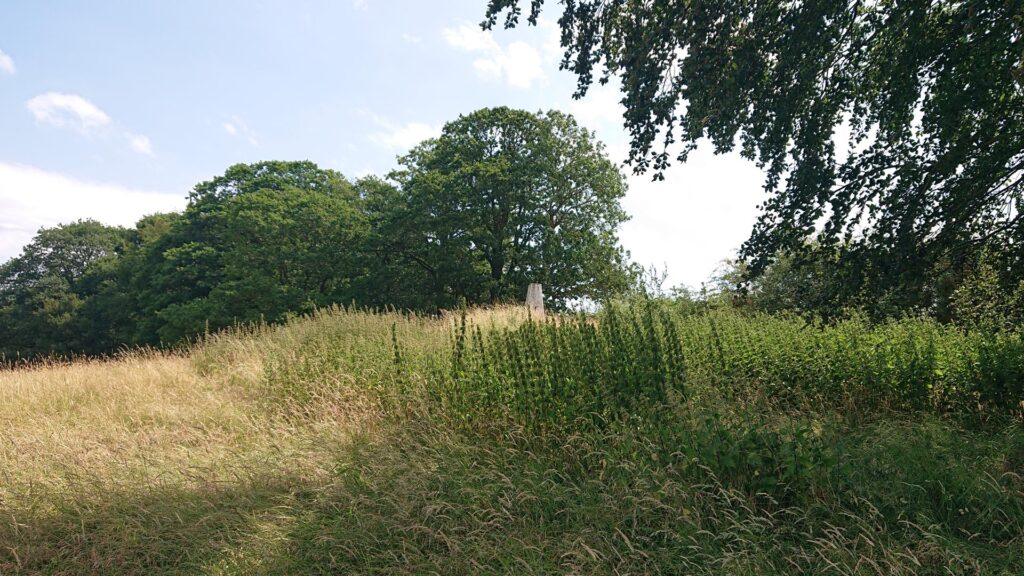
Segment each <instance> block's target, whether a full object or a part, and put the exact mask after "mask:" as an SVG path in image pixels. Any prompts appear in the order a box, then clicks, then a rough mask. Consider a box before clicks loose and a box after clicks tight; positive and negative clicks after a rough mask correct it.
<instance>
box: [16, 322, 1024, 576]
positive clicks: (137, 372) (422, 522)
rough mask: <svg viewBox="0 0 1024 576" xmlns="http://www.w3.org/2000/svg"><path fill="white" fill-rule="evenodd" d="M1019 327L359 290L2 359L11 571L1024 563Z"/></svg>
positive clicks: (921, 569)
mask: <svg viewBox="0 0 1024 576" xmlns="http://www.w3.org/2000/svg"><path fill="white" fill-rule="evenodd" d="M1022 391H1024V345H1022V342H1021V339H1020V337H1019V336H1018V335H1012V334H999V335H985V334H965V333H962V332H959V331H956V330H954V329H951V328H947V327H943V326H940V325H937V324H934V323H932V322H930V321H927V320H904V321H901V322H894V323H890V324H885V325H882V326H869V325H868V324H866V323H864V322H861V321H858V320H850V321H847V322H844V323H841V324H839V325H837V326H832V327H818V326H813V325H808V324H806V323H804V322H802V321H801V320H799V319H795V318H784V317H770V316H741V315H739V314H737V313H735V312H729V311H692V310H682V309H679V308H675V307H673V306H670V305H656V304H650V303H639V304H633V305H622V306H613V307H611V308H610V309H609V311H606V312H605V313H603V314H602V315H600V316H599V317H596V318H583V317H580V318H560V319H557V320H551V321H548V322H547V323H543V324H538V323H531V322H528V321H527V319H526V317H525V316H524V314H523V313H521V312H519V311H516V310H513V309H503V310H477V311H470V312H469V313H468V314H466V315H461V316H460V315H453V316H448V317H444V318H420V317H415V316H408V315H402V314H397V313H391V314H369V313H362V312H354V311H344V310H340V309H335V310H326V311H323V312H321V313H319V314H317V315H316V316H314V317H312V318H306V319H301V320H296V321H294V322H292V323H290V324H288V325H286V326H282V327H262V328H258V329H253V330H245V331H237V332H234V333H228V334H222V335H217V336H213V337H211V338H209V339H208V340H207V341H206V342H204V343H203V344H201V345H198V346H196V347H194V348H193V349H191V350H190V351H188V352H187V353H181V354H169V353H134V354H128V355H125V356H124V357H122V358H119V359H116V360H110V361H89V362H76V363H71V364H53V365H49V366H39V367H33V368H24V369H19V370H9V371H3V372H0V574H37V573H41V574H402V573H406V574H431V573H437V574H483V573H512V574H658V573H661V574H722V575H726V574H783V573H785V574H1013V575H1019V574H1024V478H1022V477H1024V430H1022V428H1021V422H1022V420H1021V411H1022V410H1024V405H1022V404H1021V401H1022V399H1024V393H1022Z"/></svg>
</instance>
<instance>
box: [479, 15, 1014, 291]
mask: <svg viewBox="0 0 1024 576" xmlns="http://www.w3.org/2000/svg"><path fill="white" fill-rule="evenodd" d="M561 4H562V5H563V7H564V10H563V11H562V13H561V16H560V18H559V21H558V22H559V25H560V27H561V43H562V46H563V48H564V49H565V56H564V60H563V61H562V67H563V68H565V69H568V70H570V71H572V72H573V73H575V74H576V75H577V77H578V80H579V84H578V93H577V95H578V96H582V95H584V94H585V93H586V92H587V90H588V88H590V86H591V85H592V84H593V82H595V81H599V82H604V81H606V80H608V79H609V78H611V77H618V78H619V79H620V80H621V82H622V90H623V98H622V104H624V106H625V109H626V112H625V117H624V121H625V127H626V128H627V129H628V130H629V132H630V134H631V136H632V147H631V150H630V155H629V160H630V162H631V163H632V165H633V166H634V168H635V169H636V170H638V171H647V170H650V171H653V172H654V173H655V175H656V176H657V175H658V174H660V172H661V171H662V170H664V169H665V168H666V167H667V166H668V165H669V163H670V161H672V160H673V158H674V159H677V160H680V161H683V160H685V159H686V157H687V154H688V153H689V152H690V151H691V150H693V149H694V148H695V147H696V146H697V145H698V142H700V141H702V140H704V139H707V140H709V141H710V143H711V145H712V146H714V148H715V150H716V151H718V152H725V151H729V150H733V149H736V148H738V149H739V150H740V151H741V152H742V154H743V155H744V156H746V157H747V158H750V159H752V160H755V161H756V162H757V163H758V164H759V165H760V166H761V167H762V168H763V169H764V170H765V172H766V176H767V178H766V181H765V188H766V190H767V191H768V192H769V193H770V198H769V200H768V201H767V202H765V204H764V205H763V206H762V214H761V217H760V219H759V220H758V222H757V224H756V226H755V227H754V230H753V232H752V234H751V236H750V239H749V240H748V241H747V242H746V243H745V244H744V245H743V247H742V250H741V255H742V256H743V257H744V258H746V259H747V260H748V262H749V264H750V265H749V267H748V268H747V270H748V271H749V272H751V273H752V274H758V273H760V272H761V271H763V270H765V268H766V266H768V265H769V264H770V262H771V261H772V260H773V259H774V258H775V257H776V256H777V255H779V254H780V253H787V252H788V253H792V254H794V255H796V256H797V257H798V259H797V260H795V262H799V260H800V259H801V258H802V259H807V260H813V261H815V262H816V263H815V264H814V265H815V266H821V265H822V264H825V265H828V266H830V267H832V268H834V269H835V272H830V274H832V273H835V274H836V276H835V277H836V279H837V280H836V282H835V284H836V288H837V289H839V288H842V289H843V290H845V293H837V294H835V295H833V296H834V299H836V300H839V301H842V300H843V299H846V300H849V299H851V298H854V297H857V296H859V297H860V298H861V299H862V301H868V302H878V301H885V302H888V303H889V304H891V305H893V306H895V307H897V308H900V307H903V308H905V307H908V306H914V305H922V306H924V305H928V304H929V300H931V299H934V297H935V294H934V291H935V285H936V284H937V283H940V282H939V277H941V276H943V275H945V276H946V277H948V276H949V275H950V274H956V271H957V270H958V269H959V268H960V267H962V266H964V265H965V263H967V262H969V261H971V260H972V259H974V258H976V256H977V254H979V253H980V252H981V249H982V248H981V247H982V246H987V247H988V249H990V250H995V251H998V252H999V253H1001V254H1002V255H1003V256H1004V258H1003V262H1002V264H1001V269H1002V270H1004V271H1006V273H1007V276H1008V282H1009V284H1010V285H1012V284H1014V283H1015V281H1016V280H1017V279H1019V278H1021V277H1024V255H1022V250H1021V241H1022V240H1024V217H1022V214H1021V213H1022V207H1024V206H1022V203H1024V199H1022V194H1024V84H1022V83H1024V4H1022V3H1021V2H1020V1H1019V0H963V1H952V0H938V1H936V0H888V1H880V2H868V1H863V0H805V1H800V2H790V1H781V0H705V1H699V2H698V1H685V0H562V2H561ZM544 5H545V2H544V0H530V1H529V2H526V1H521V0H490V1H489V3H488V8H487V12H486V20H485V22H484V27H485V28H490V27H492V26H494V25H495V24H496V23H497V22H498V21H499V19H500V18H503V22H504V24H505V25H506V26H509V27H511V26H515V25H517V24H518V23H519V21H520V18H521V16H522V15H523V11H524V7H525V8H526V10H527V11H528V18H529V21H530V22H531V23H534V24H536V22H537V18H538V17H539V15H540V13H541V10H542V8H543V7H544ZM841 127H842V130H841ZM846 129H848V133H849V136H848V138H846V137H845V136H844V137H843V138H837V134H841V133H843V132H845V131H846ZM837 140H839V141H840V143H842V144H843V145H844V146H842V147H843V148H847V147H848V148H849V152H848V153H845V152H842V151H840V150H837ZM811 238H814V239H815V241H814V242H809V241H808V240H809V239H811Z"/></svg>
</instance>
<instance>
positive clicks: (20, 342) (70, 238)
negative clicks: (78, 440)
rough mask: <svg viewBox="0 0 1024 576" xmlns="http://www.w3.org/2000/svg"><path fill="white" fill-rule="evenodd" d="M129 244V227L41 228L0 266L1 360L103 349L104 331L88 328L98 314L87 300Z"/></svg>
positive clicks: (106, 341) (89, 223)
mask: <svg viewBox="0 0 1024 576" xmlns="http://www.w3.org/2000/svg"><path fill="white" fill-rule="evenodd" d="M131 243H132V238H131V234H130V232H129V231H128V230H125V229H123V228H118V227H112V226H105V225H103V224H100V223H99V222H95V221H92V220H82V221H79V222H74V223H72V224H66V225H63V226H57V227H54V228H43V229H41V230H40V231H39V234H38V235H36V237H35V238H34V239H33V240H32V242H31V243H30V244H29V245H28V246H26V247H25V249H24V250H23V251H22V254H21V256H18V257H16V258H13V259H11V260H9V261H8V262H6V263H4V264H2V265H0V335H2V337H0V360H6V361H15V360H17V359H18V358H19V357H23V358H30V357H32V356H34V355H38V354H48V353H57V354H73V353H78V354H83V353H96V352H99V351H102V350H104V349H106V347H107V346H109V345H110V341H109V339H107V337H106V336H107V335H106V334H105V333H104V332H103V331H100V332H98V333H96V332H93V331H92V330H90V328H91V326H90V324H91V323H92V322H96V321H98V316H100V313H99V312H98V311H97V310H96V309H95V307H93V306H88V305H86V303H87V302H88V300H89V298H90V297H92V296H93V295H95V294H97V293H100V292H103V291H104V289H105V283H106V279H107V277H108V276H109V275H110V274H111V269H112V268H113V267H114V265H115V264H114V262H115V261H116V259H117V258H118V255H119V254H121V253H123V252H124V251H125V250H127V249H128V248H129V246H130V245H131Z"/></svg>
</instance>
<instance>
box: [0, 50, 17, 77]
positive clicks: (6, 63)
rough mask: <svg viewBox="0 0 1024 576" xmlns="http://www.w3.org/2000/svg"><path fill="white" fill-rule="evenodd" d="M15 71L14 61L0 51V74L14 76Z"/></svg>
mask: <svg viewBox="0 0 1024 576" xmlns="http://www.w3.org/2000/svg"><path fill="white" fill-rule="evenodd" d="M16 70H17V69H16V68H15V67H14V60H12V59H11V57H10V56H8V55H7V54H5V53H4V51H3V50H0V72H5V73H7V74H14V72H15V71H16Z"/></svg>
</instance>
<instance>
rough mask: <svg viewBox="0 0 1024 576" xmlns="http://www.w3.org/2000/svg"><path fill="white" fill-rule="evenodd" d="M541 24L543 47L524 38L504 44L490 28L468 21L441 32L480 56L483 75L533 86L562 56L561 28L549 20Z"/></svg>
mask: <svg viewBox="0 0 1024 576" xmlns="http://www.w3.org/2000/svg"><path fill="white" fill-rule="evenodd" d="M539 24H540V25H539V28H540V29H541V30H542V31H543V32H544V34H545V39H544V41H543V42H542V44H541V47H540V49H539V50H538V49H537V48H535V47H534V46H533V45H531V44H529V43H527V42H524V41H522V40H516V41H515V42H512V43H510V44H508V45H507V46H502V45H501V44H499V43H498V41H497V40H495V39H494V36H493V35H492V34H491V33H490V32H489V31H486V30H481V29H480V27H479V26H477V25H474V24H468V23H463V24H460V25H459V26H457V27H456V28H445V29H444V30H442V31H441V34H442V36H444V39H445V41H446V42H448V44H449V45H451V46H452V47H454V48H458V49H459V50H463V51H466V52H471V53H475V54H478V55H479V56H478V57H477V59H476V60H474V61H473V68H474V69H475V70H476V71H477V74H478V75H479V76H480V77H481V78H487V79H495V80H499V79H504V80H505V82H507V83H508V84H509V85H511V86H513V87H516V88H529V87H531V86H532V85H533V83H534V82H535V81H537V80H542V79H544V78H545V77H546V75H545V73H544V67H545V65H548V64H552V63H553V62H555V61H557V58H558V39H557V36H553V33H552V30H555V31H557V27H554V26H553V25H552V24H551V23H549V22H547V21H542V22H540V23H539Z"/></svg>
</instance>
